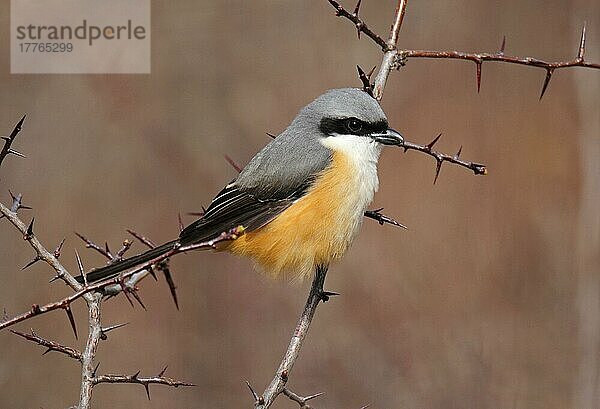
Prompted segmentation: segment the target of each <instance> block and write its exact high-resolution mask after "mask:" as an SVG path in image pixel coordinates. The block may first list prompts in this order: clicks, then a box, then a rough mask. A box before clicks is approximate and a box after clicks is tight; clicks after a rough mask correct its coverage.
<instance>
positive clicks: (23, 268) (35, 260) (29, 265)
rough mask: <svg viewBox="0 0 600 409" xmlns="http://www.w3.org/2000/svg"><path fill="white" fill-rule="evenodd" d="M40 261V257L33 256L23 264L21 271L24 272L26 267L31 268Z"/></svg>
mask: <svg viewBox="0 0 600 409" xmlns="http://www.w3.org/2000/svg"><path fill="white" fill-rule="evenodd" d="M41 260H42V259H41V258H40V256H35V257H34V258H33V259H32V260H31V261H30V262H29V263H27V264H25V265H24V266H23V267H21V270H25V269H26V268H28V267H31V266H32V265H34V264H35V263H37V262H38V261H41Z"/></svg>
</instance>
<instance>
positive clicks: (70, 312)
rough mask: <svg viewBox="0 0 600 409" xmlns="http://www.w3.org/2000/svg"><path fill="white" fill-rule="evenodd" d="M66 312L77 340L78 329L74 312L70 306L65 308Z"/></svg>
mask: <svg viewBox="0 0 600 409" xmlns="http://www.w3.org/2000/svg"><path fill="white" fill-rule="evenodd" d="M65 312H66V313H67V317H69V322H70V323H71V328H72V329H73V334H75V339H77V327H76V326H75V318H74V317H73V311H71V306H69V305H68V304H67V306H66V307H65Z"/></svg>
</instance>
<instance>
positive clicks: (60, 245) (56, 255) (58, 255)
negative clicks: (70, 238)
mask: <svg viewBox="0 0 600 409" xmlns="http://www.w3.org/2000/svg"><path fill="white" fill-rule="evenodd" d="M63 244H65V239H64V238H63V239H62V240H61V241H60V243H58V246H56V248H55V249H54V253H53V254H54V257H56V258H59V257H60V251H61V250H62V246H63Z"/></svg>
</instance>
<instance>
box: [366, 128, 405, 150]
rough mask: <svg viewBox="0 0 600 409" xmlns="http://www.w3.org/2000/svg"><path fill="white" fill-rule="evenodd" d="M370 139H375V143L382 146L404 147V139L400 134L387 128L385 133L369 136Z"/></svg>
mask: <svg viewBox="0 0 600 409" xmlns="http://www.w3.org/2000/svg"><path fill="white" fill-rule="evenodd" d="M371 137H372V138H373V139H375V141H376V142H379V143H381V144H384V145H396V146H402V145H404V138H403V137H402V135H400V132H398V131H395V130H393V129H392V128H388V129H387V131H385V132H383V133H374V134H371Z"/></svg>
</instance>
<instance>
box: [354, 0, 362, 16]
mask: <svg viewBox="0 0 600 409" xmlns="http://www.w3.org/2000/svg"><path fill="white" fill-rule="evenodd" d="M361 2H362V0H358V3H356V7H354V16H356V17H358V12H359V11H360V3H361Z"/></svg>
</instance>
